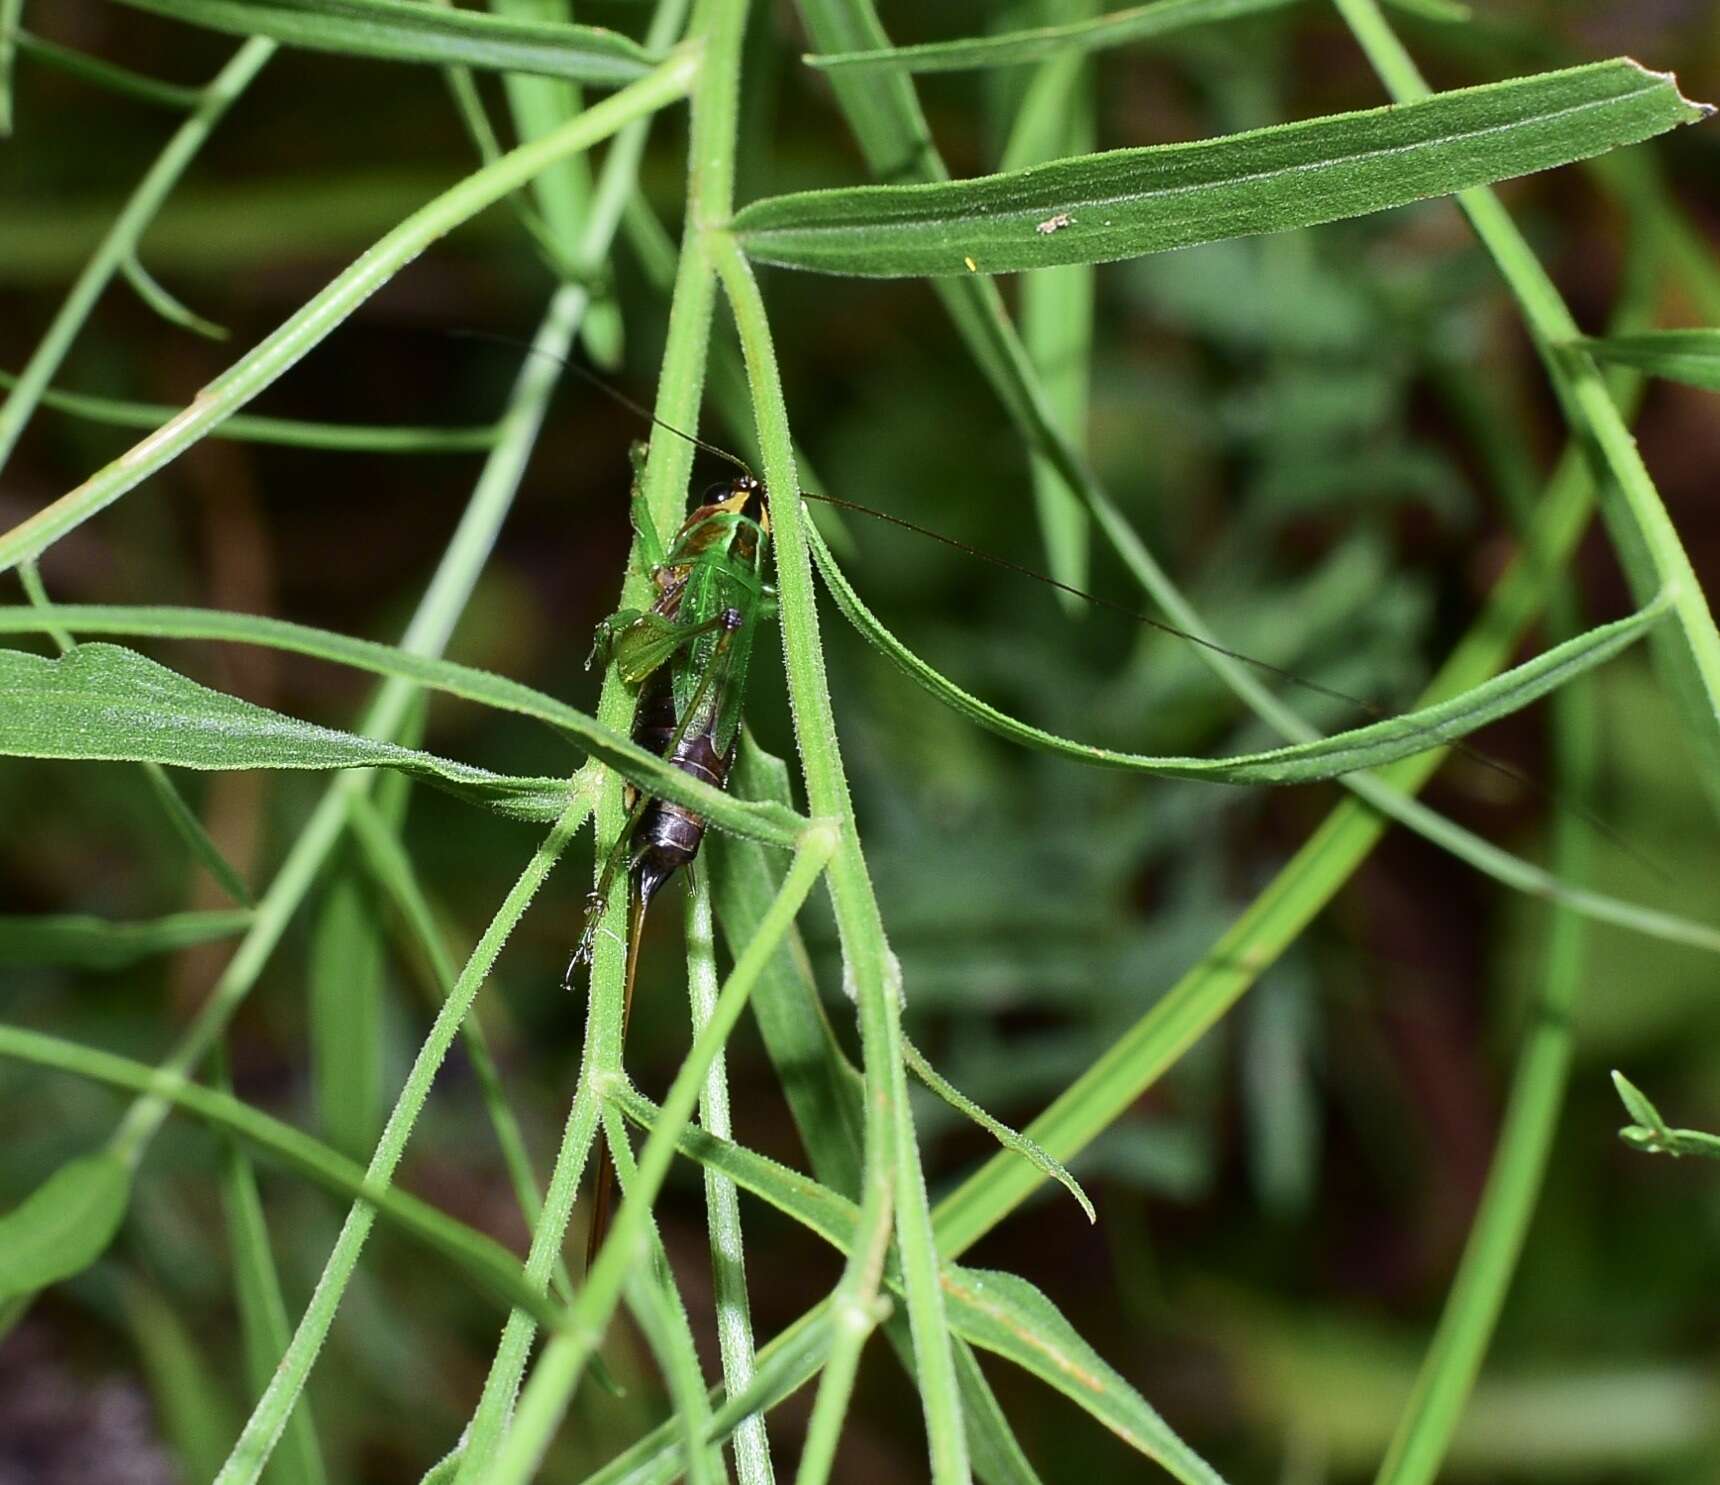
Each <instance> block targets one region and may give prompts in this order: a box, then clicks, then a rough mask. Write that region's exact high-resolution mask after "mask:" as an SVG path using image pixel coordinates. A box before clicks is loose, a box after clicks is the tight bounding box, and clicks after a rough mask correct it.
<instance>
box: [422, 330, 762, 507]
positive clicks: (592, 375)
mask: <svg viewBox="0 0 1720 1485" xmlns="http://www.w3.org/2000/svg"><path fill="white" fill-rule="evenodd" d="M446 333H447V334H449V335H452V336H454V337H455V338H456V339H457V340H488V341H492V342H494V343H496V344H498V345H506V346H512V347H513V348H514V349H515V350H521V351H527V352H529V353H530V354H532V355H534V356H542V357H543V358H544V359H545V360H548V361H553V362H555V364H556V365H557V366H559V367H561V369H562V370H563V371H571V372H572V373H573V374H574V375H575V376H577V377H578V378H579V379H580V380H581V381H583V382H588V383H589V384H590V385H591V386H593V387H596V388H597V390H598V391H599V392H601V393H603V395H604V396H605V397H607V398H609V399H610V401H612V402H618V403H620V404H621V406H622V407H624V408H626V409H627V410H628V411H629V412H630V413H633V414H634V415H635V416H636V417H639V418H642V419H644V421H645V422H647V423H651V424H654V425H655V426H656V427H658V428H661V429H662V430H663V431H664V432H665V433H673V434H674V435H675V437H677V438H684V439H686V440H687V442H688V443H690V444H692V445H693V447H694V448H698V449H703V450H704V451H705V452H706V453H707V454H715V455H716V456H717V458H719V459H722V460H724V461H725V462H727V463H729V464H732V465H734V466H735V468H736V469H738V470H740V472H741V473H742V474H744V475H745V476H746V477H747V478H748V479H749V480H752V481H753V482H754V483H755V484H756V483H757V482H758V476H757V475H756V474H754V473H753V471H752V466H751V465H750V464H748V463H747V462H746V460H745V459H743V458H741V457H740V455H739V454H731V453H730V452H729V451H728V450H727V449H725V448H723V447H721V446H720V445H718V444H714V443H708V442H707V441H706V440H704V439H702V438H700V437H699V436H698V434H696V433H689V432H687V430H686V429H685V428H677V427H676V426H675V425H674V424H673V423H666V422H664V421H663V419H661V418H660V417H658V416H657V414H656V413H654V412H652V411H651V409H650V408H648V407H646V406H645V404H644V403H642V402H635V401H634V400H633V399H632V398H631V397H629V396H628V395H627V394H626V393H625V392H623V391H621V390H620V389H619V388H618V387H612V386H610V384H609V383H608V382H607V381H605V380H604V379H603V378H602V377H600V376H599V375H598V374H597V373H596V372H594V371H587V370H586V369H585V368H584V367H583V366H581V365H580V364H579V363H578V362H577V361H570V360H568V359H567V357H566V356H558V355H557V354H556V353H555V352H554V351H546V350H545V349H544V348H543V347H542V346H537V345H532V344H531V343H530V342H529V341H524V340H520V339H519V338H518V337H517V336H512V335H498V334H496V333H495V332H493V331H490V330H449V331H447V332H446Z"/></svg>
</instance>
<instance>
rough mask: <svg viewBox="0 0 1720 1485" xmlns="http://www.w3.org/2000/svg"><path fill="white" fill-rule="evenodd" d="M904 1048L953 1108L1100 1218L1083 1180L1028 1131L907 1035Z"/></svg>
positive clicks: (916, 1068)
mask: <svg viewBox="0 0 1720 1485" xmlns="http://www.w3.org/2000/svg"><path fill="white" fill-rule="evenodd" d="M902 1052H903V1057H904V1060H905V1061H906V1062H907V1064H908V1067H909V1068H910V1069H911V1070H912V1071H913V1073H914V1075H915V1076H916V1077H918V1078H919V1080H920V1081H921V1082H922V1083H924V1084H925V1085H926V1086H927V1087H928V1088H930V1089H931V1090H932V1092H933V1093H935V1094H937V1095H938V1097H939V1098H941V1099H943V1101H944V1102H945V1103H947V1104H948V1105H949V1106H950V1107H951V1108H952V1109H955V1110H956V1111H957V1112H959V1113H962V1114H965V1115H966V1116H967V1117H968V1118H969V1119H972V1120H973V1122H974V1123H975V1124H977V1125H979V1127H980V1128H981V1129H983V1130H985V1131H986V1133H987V1134H989V1135H990V1136H991V1137H992V1138H993V1139H995V1140H996V1141H997V1142H998V1143H999V1144H1000V1145H1002V1146H1003V1147H1004V1148H1005V1149H1006V1150H1013V1151H1015V1153H1016V1154H1017V1155H1019V1156H1021V1158H1022V1159H1023V1160H1025V1161H1027V1162H1028V1163H1029V1164H1030V1165H1033V1166H1036V1167H1037V1168H1038V1169H1039V1172H1040V1174H1041V1175H1044V1176H1048V1177H1049V1178H1050V1179H1051V1180H1053V1181H1055V1182H1057V1184H1058V1185H1059V1186H1061V1187H1062V1188H1063V1189H1064V1190H1065V1191H1067V1192H1068V1193H1069V1194H1070V1195H1071V1196H1073V1197H1074V1198H1075V1204H1076V1205H1077V1206H1079V1207H1080V1208H1081V1210H1082V1212H1083V1213H1085V1214H1086V1217H1087V1220H1088V1221H1089V1222H1097V1221H1098V1220H1099V1217H1098V1213H1096V1212H1095V1211H1094V1210H1093V1203H1092V1202H1090V1201H1089V1200H1088V1199H1087V1193H1086V1192H1085V1191H1083V1190H1082V1189H1081V1183H1080V1182H1079V1181H1077V1180H1076V1179H1075V1177H1074V1176H1072V1175H1070V1174H1069V1172H1068V1171H1066V1170H1065V1169H1064V1168H1063V1167H1062V1166H1061V1165H1060V1164H1059V1163H1058V1162H1057V1161H1055V1160H1053V1159H1052V1158H1051V1157H1050V1156H1049V1155H1047V1154H1046V1153H1045V1151H1044V1150H1043V1149H1042V1148H1041V1147H1040V1146H1039V1145H1038V1144H1036V1143H1035V1142H1034V1141H1033V1140H1030V1139H1028V1138H1027V1136H1026V1135H1024V1134H1021V1133H1019V1132H1017V1131H1016V1130H1013V1129H1011V1128H1010V1127H1009V1126H1008V1125H1007V1124H1005V1123H1004V1122H1003V1121H1002V1120H1001V1119H995V1118H993V1117H992V1116H991V1115H990V1114H988V1113H987V1112H986V1111H985V1110H984V1109H982V1108H981V1107H980V1106H979V1105H978V1104H977V1103H975V1102H974V1101H973V1100H972V1099H971V1098H969V1097H968V1096H967V1095H966V1094H965V1093H963V1092H962V1091H961V1089H959V1088H957V1087H956V1086H955V1085H954V1084H953V1083H951V1082H950V1081H949V1080H948V1079H947V1078H945V1077H944V1075H943V1074H942V1073H940V1072H939V1071H938V1070H937V1069H936V1068H935V1067H933V1066H932V1064H931V1063H930V1062H929V1061H928V1060H927V1059H926V1055H925V1053H923V1052H922V1051H921V1050H920V1049H919V1048H918V1047H916V1046H915V1045H914V1044H913V1043H912V1042H911V1041H909V1040H908V1039H907V1037H906V1036H904V1037H903V1038H902Z"/></svg>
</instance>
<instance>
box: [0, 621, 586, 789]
mask: <svg viewBox="0 0 1720 1485" xmlns="http://www.w3.org/2000/svg"><path fill="white" fill-rule="evenodd" d="M0 754H5V755H8V756H11V757H19V758H66V759H79V760H87V761H93V760H107V761H123V762H134V763H136V762H148V763H167V764H172V765H174V766H175V767H178V768H196V769H245V768H286V769H318V770H332V769H340V768H397V769H400V770H401V771H403V772H405V773H410V774H414V775H416V776H418V777H420V778H423V779H426V780H428V781H429V782H430V783H433V784H437V785H439V786H441V787H442V788H445V789H449V790H451V791H452V792H454V793H456V794H459V795H462V796H463V797H465V798H468V799H471V800H474V801H476V802H477V803H480V804H486V805H489V806H490V807H491V808H492V809H496V810H499V811H501V812H502V813H503V814H507V815H513V816H515V817H517V818H520V819H526V820H554V819H556V818H557V817H558V816H559V815H560V813H561V811H562V810H563V809H564V808H565V807H566V804H567V792H568V784H567V781H566V780H565V779H555V778H519V777H515V776H512V775H508V774H498V773H491V772H490V771H489V770H488V769H483V768H475V767H473V766H472V765H471V764H468V763H454V762H452V761H450V760H449V759H446V758H438V757H436V756H435V755H434V754H433V753H423V752H420V751H418V749H416V748H403V747H400V746H399V745H397V744H395V743H388V742H378V741H376V740H375V739H372V738H367V737H358V736H356V735H355V734H353V733H350V732H337V731H336V730H335V729H334V728H332V727H319V726H317V725H316V724H315V723H312V722H301V721H299V720H298V719H297V718H294V717H287V716H283V715H282V714H281V713H279V712H272V711H270V710H269V709H268V708H267V707H261V706H256V705H254V704H253V703H251V702H249V701H242V700H240V699H239V698H238V697H237V696H229V695H227V694H226V693H225V692H221V691H213V690H211V689H210V688H209V687H207V686H201V685H199V684H198V683H197V682H196V681H194V680H191V679H190V678H189V677H187V676H182V675H180V674H179V673H178V672H177V671H173V670H169V669H168V668H167V667H166V666H165V665H158V664H156V662H155V661H153V660H151V659H149V658H148V657H147V656H144V655H140V654H138V653H137V651H136V650H128V649H125V648H124V647H122V646H120V645H107V644H83V645H78V646H77V647H76V648H75V649H72V650H69V651H67V653H66V654H65V655H63V656H61V657H60V658H59V659H57V660H46V659H43V658H42V657H41V656H40V655H30V654H26V653H25V652H24V651H22V650H0Z"/></svg>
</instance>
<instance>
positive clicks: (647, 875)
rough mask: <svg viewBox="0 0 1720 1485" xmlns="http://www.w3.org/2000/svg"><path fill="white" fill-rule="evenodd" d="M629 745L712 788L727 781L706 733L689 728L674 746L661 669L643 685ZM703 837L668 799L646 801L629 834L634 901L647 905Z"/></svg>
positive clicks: (667, 684) (694, 819)
mask: <svg viewBox="0 0 1720 1485" xmlns="http://www.w3.org/2000/svg"><path fill="white" fill-rule="evenodd" d="M633 741H634V742H636V743H638V744H639V746H640V747H642V748H645V749H647V750H648V751H649V752H652V753H655V754H657V756H658V757H660V758H666V759H667V761H668V763H669V766H670V767H671V768H678V769H679V770H680V771H681V772H682V773H685V774H690V775H691V776H692V777H693V778H696V779H700V780H702V781H703V782H704V783H707V784H710V785H711V786H712V787H713V788H716V789H721V788H722V787H723V786H724V784H725V783H726V782H727V780H728V776H729V759H728V757H727V755H725V754H722V753H719V752H718V751H717V749H716V745H715V743H714V742H713V741H712V739H711V735H710V731H709V729H708V728H706V727H700V726H697V725H695V726H694V727H692V728H690V729H688V731H687V732H685V733H683V734H682V736H681V738H680V739H679V741H675V693H674V685H673V681H672V678H671V677H670V674H669V669H668V667H667V666H665V667H664V668H663V669H662V670H660V671H658V673H657V674H656V675H654V676H653V677H652V678H651V679H650V680H649V681H648V682H647V683H646V688H645V693H644V694H643V695H642V696H641V697H640V698H639V711H638V714H637V716H636V718H635V720H634V723H633ZM672 741H673V742H674V747H673V749H671V748H670V743H671V742H672ZM704 838H705V822H704V820H703V819H702V818H700V817H699V816H698V815H695V814H694V813H693V812H692V811H691V810H689V809H687V808H686V807H685V806H684V805H679V804H676V803H674V801H672V800H668V799H654V800H652V801H651V803H650V805H649V806H647V808H646V810H645V813H644V814H643V815H642V816H641V817H640V819H639V825H638V828H637V829H636V830H635V831H634V832H633V841H634V850H633V865H634V867H635V869H636V870H637V871H638V873H639V896H640V899H641V900H642V901H643V902H647V903H648V902H650V901H651V899H652V897H654V896H655V895H656V892H657V889H658V888H659V887H661V886H662V885H663V883H665V882H666V881H668V880H669V878H670V877H672V876H673V875H674V874H675V873H676V872H677V871H679V870H680V869H681V868H682V867H683V866H686V865H687V864H688V863H689V862H690V861H692V859H693V858H694V857H695V856H697V855H698V854H699V842H700V841H702V840H703V839H704Z"/></svg>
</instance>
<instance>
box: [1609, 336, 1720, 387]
mask: <svg viewBox="0 0 1720 1485" xmlns="http://www.w3.org/2000/svg"><path fill="white" fill-rule="evenodd" d="M1578 344H1579V345H1580V346H1581V347H1582V348H1583V350H1584V351H1586V352H1587V353H1588V354H1589V355H1590V356H1592V357H1594V359H1595V360H1597V361H1605V362H1610V363H1611V364H1613V365H1615V366H1630V367H1634V368H1635V369H1636V370H1638V371H1644V372H1647V373H1648V374H1649V375H1650V376H1661V377H1665V378H1667V379H1668V380H1669V381H1675V382H1684V383H1686V384H1688V385H1689V386H1692V387H1701V388H1702V389H1703V391H1705V392H1720V330H1713V329H1704V330H1645V331H1643V332H1642V333H1640V334H1637V335H1609V336H1606V337H1604V338H1603V339H1599V340H1588V339H1585V340H1581V341H1579V342H1578Z"/></svg>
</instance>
